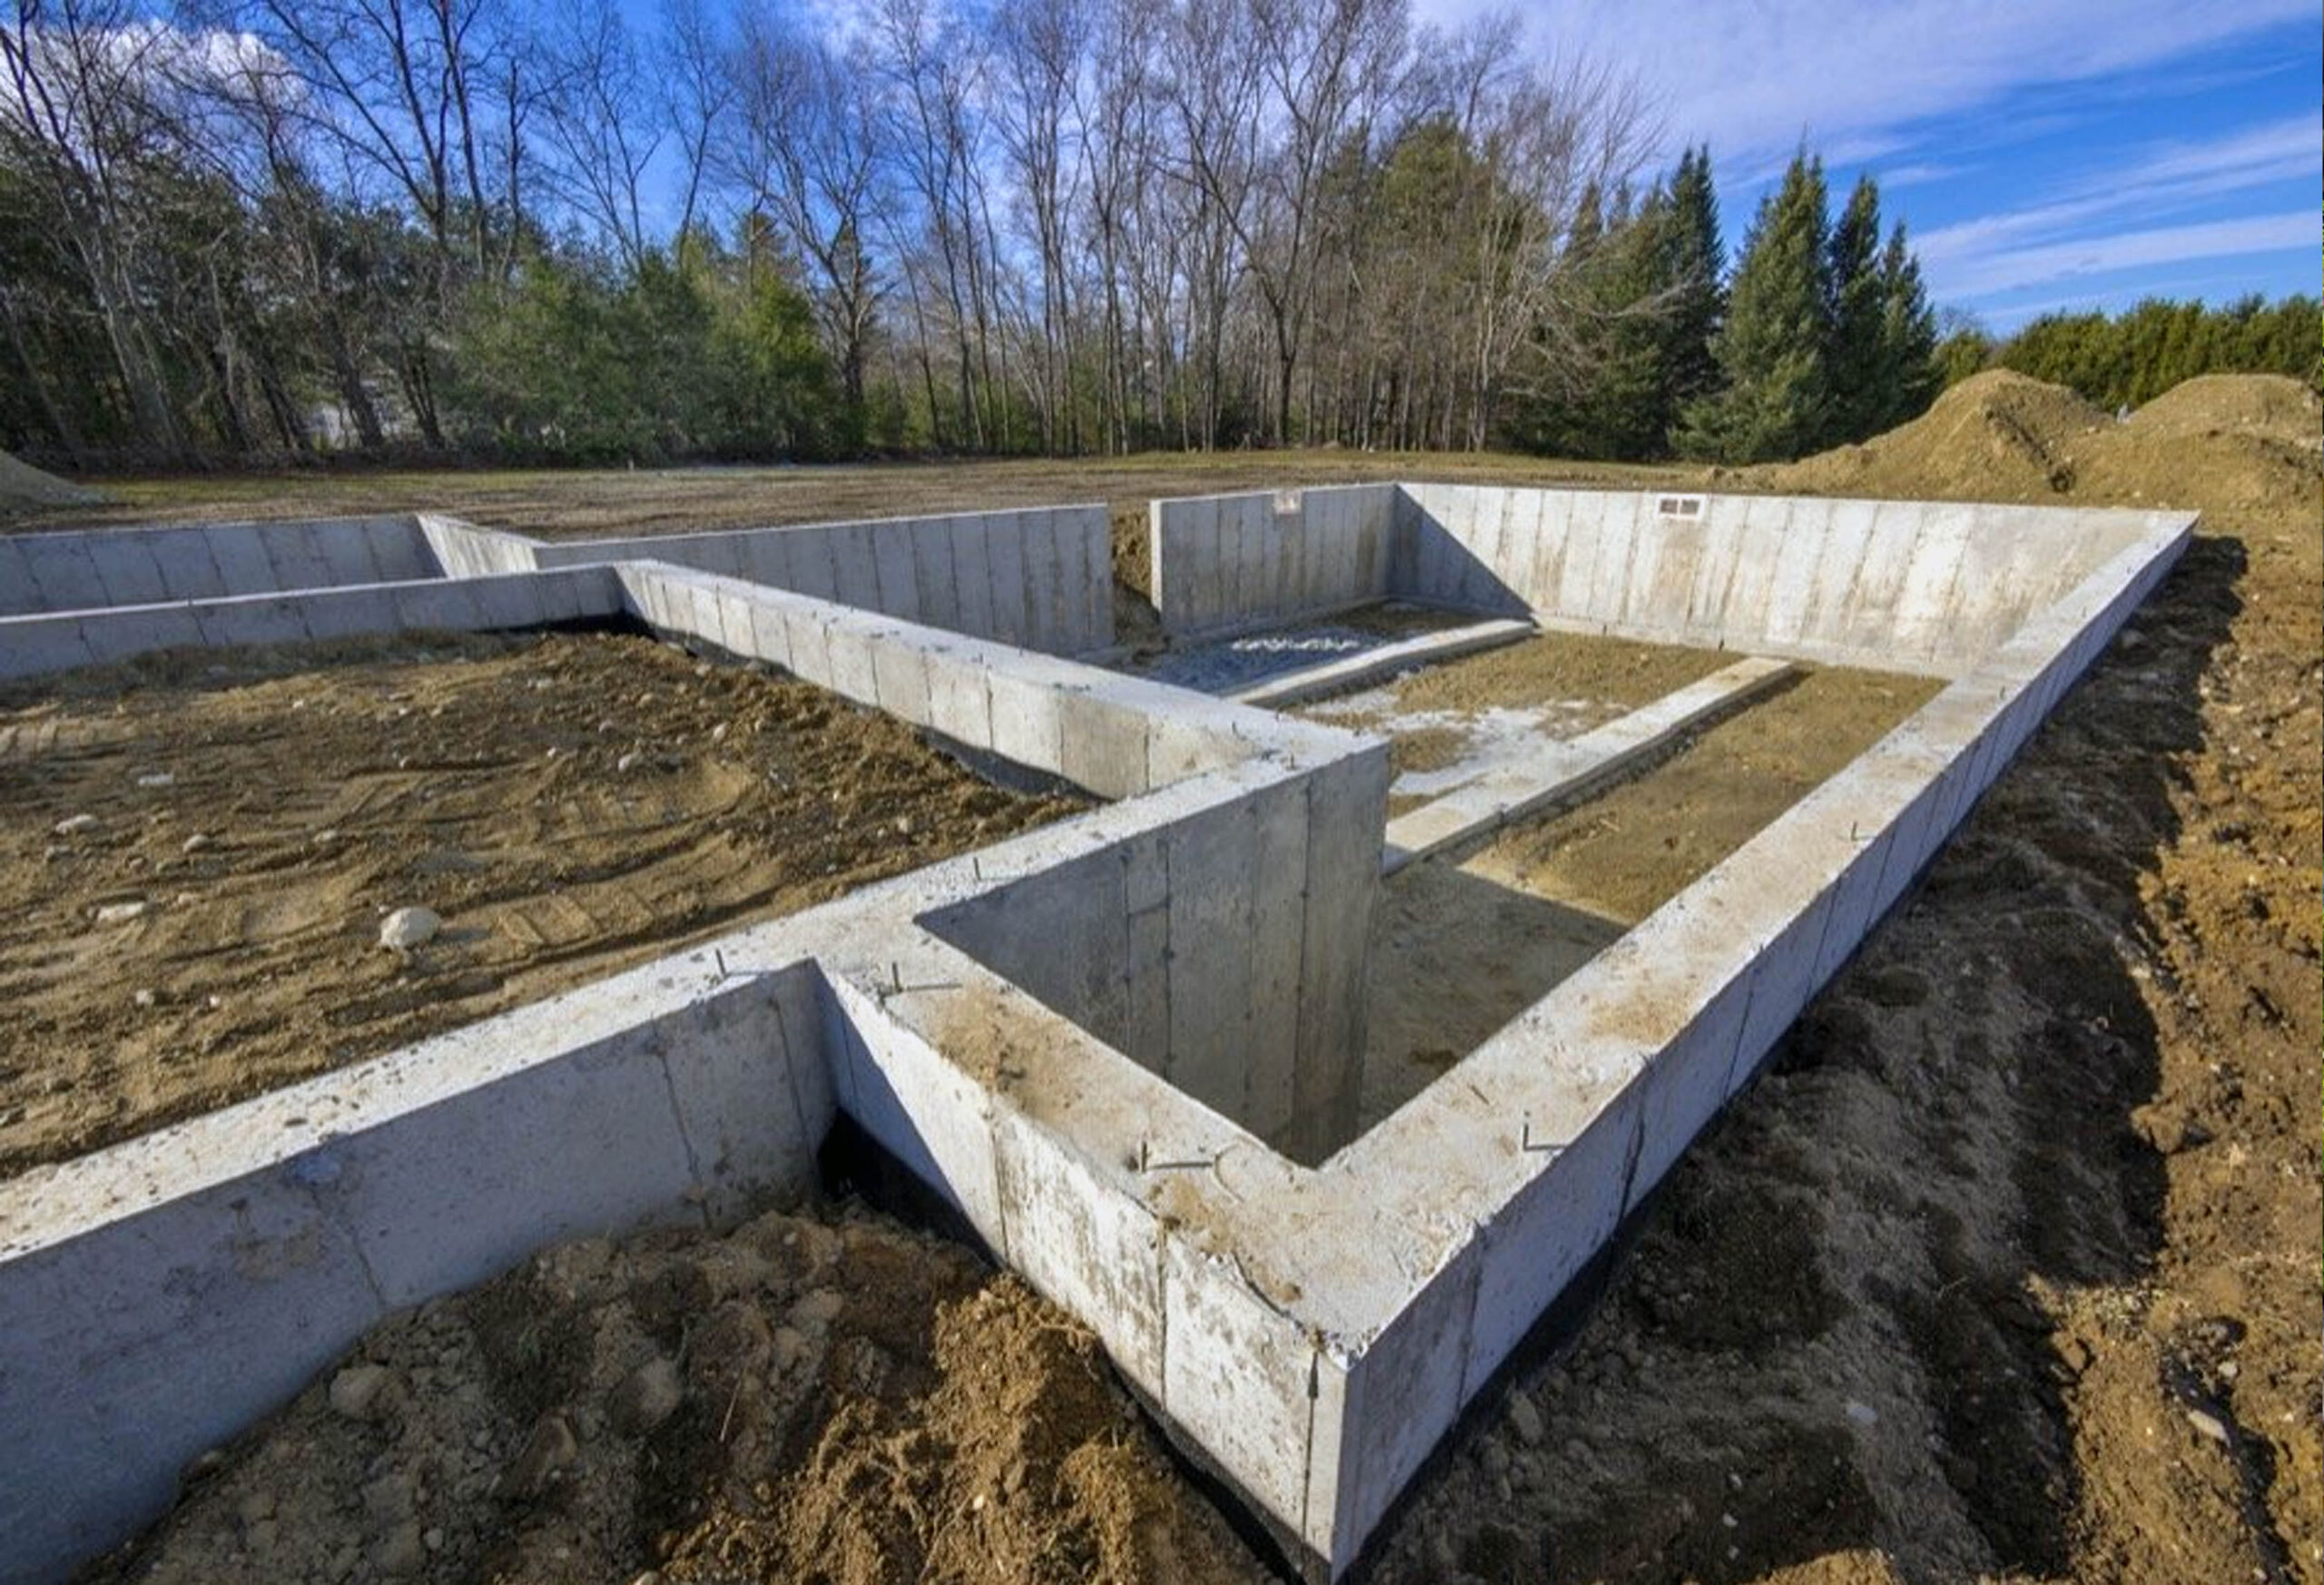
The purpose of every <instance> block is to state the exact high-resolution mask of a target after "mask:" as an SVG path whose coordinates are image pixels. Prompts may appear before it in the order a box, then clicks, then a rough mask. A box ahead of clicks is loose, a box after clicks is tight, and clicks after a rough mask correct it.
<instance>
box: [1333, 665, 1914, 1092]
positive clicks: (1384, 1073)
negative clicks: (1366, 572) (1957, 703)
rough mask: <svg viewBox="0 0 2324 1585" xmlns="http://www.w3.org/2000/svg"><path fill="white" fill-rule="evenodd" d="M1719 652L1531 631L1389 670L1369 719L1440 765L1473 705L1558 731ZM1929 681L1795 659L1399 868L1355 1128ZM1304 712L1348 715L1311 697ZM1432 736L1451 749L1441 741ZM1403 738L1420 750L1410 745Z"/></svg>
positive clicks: (1896, 716) (1408, 759)
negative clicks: (1794, 665)
mask: <svg viewBox="0 0 2324 1585" xmlns="http://www.w3.org/2000/svg"><path fill="white" fill-rule="evenodd" d="M1734 658H1735V657H1734V656H1733V655H1721V654H1718V653H1716V652H1713V651H1709V650H1699V649H1681V648H1677V647H1673V646H1670V645H1649V644H1635V643H1631V642H1629V641H1627V640H1624V639H1619V638H1608V637H1601V636H1594V635H1572V634H1543V635H1541V636H1539V637H1536V638H1531V639H1528V640H1526V641H1525V642H1523V643H1521V644H1516V645H1510V646H1508V647H1507V648H1503V649H1497V650H1492V651H1488V652H1486V653H1484V654H1482V655H1471V656H1469V657H1467V658H1465V659H1462V660H1458V661H1453V662H1451V663H1450V664H1448V665H1442V666H1433V667H1431V668H1429V669H1428V670H1426V671H1423V672H1419V673H1416V674H1413V675H1411V676H1409V677H1405V678H1403V679H1402V680H1401V681H1399V682H1398V683H1397V684H1395V685H1394V686H1393V689H1391V690H1387V691H1385V692H1387V694H1389V695H1390V696H1391V697H1392V698H1393V707H1392V708H1391V709H1389V710H1384V711H1380V712H1378V713H1376V714H1373V718H1372V719H1370V720H1369V721H1368V723H1367V724H1368V726H1369V728H1370V730H1373V731H1376V732H1384V733H1389V734H1390V744H1391V753H1392V756H1395V755H1401V758H1400V760H1399V764H1400V766H1403V765H1411V764H1413V763H1422V764H1427V763H1455V764H1457V763H1459V761H1460V758H1461V755H1462V745H1461V741H1460V740H1461V734H1462V724H1463V723H1464V722H1466V721H1473V720H1474V719H1476V718H1477V716H1478V715H1479V714H1481V713H1485V712H1492V713H1497V714H1505V715H1509V716H1514V717H1517V718H1519V719H1520V721H1521V725H1522V726H1523V727H1524V728H1530V729H1531V730H1533V731H1538V732H1540V733H1542V734H1544V735H1546V736H1550V737H1571V736H1573V735H1576V734H1578V733H1582V732H1586V731H1588V730H1590V728H1591V727H1593V726H1596V725H1599V724H1601V723H1603V722H1606V721H1610V720H1611V719H1613V718H1614V717H1615V716H1617V715H1620V714H1622V713H1624V712H1626V711H1630V710H1635V709H1638V708H1640V706H1642V705H1646V704H1651V703H1653V702H1654V701H1655V700H1656V699H1659V698H1660V697H1662V696H1663V695H1665V694H1669V693H1671V692H1674V691H1675V690H1677V689H1679V688H1682V687H1685V686H1686V685H1687V684H1689V683H1692V682H1695V681H1697V680H1698V679H1699V678H1701V677H1703V676H1705V675H1707V674H1709V673H1711V672H1714V671H1717V670H1718V668H1719V667H1720V666H1722V665H1729V664H1732V662H1733V660H1734ZM1939 686H1940V684H1937V683H1936V682H1935V681H1933V680H1931V679H1929V678H1925V677H1909V676H1900V675H1896V674H1887V673H1879V672H1865V671H1856V670H1850V669H1846V668H1839V667H1820V666H1819V667H1803V668H1802V670H1801V672H1800V674H1798V675H1797V676H1796V677H1795V678H1793V679H1792V680H1791V681H1790V682H1788V683H1787V684H1785V685H1783V686H1782V687H1780V688H1779V689H1778V690H1777V691H1776V692H1774V693H1772V694H1766V695H1763V696H1761V697H1760V698H1758V699H1756V700H1753V701H1751V702H1750V703H1748V704H1746V705H1745V706H1743V707H1742V708H1740V709H1738V710H1736V711H1734V712H1731V713H1729V714H1725V715H1722V716H1720V717H1718V718H1717V719H1715V720H1714V721H1712V722H1711V723H1709V724H1707V725H1705V726H1704V727H1702V728H1700V729H1699V730H1698V731H1696V732H1693V733H1689V734H1688V735H1687V736H1686V737H1685V738H1684V739H1682V740H1681V741H1680V742H1679V743H1678V744H1677V745H1676V746H1675V747H1674V748H1673V749H1672V751H1671V752H1670V753H1668V754H1666V755H1664V756H1663V757H1662V758H1660V759H1659V760H1658V761H1657V762H1655V763H1653V764H1651V765H1649V767H1648V768H1647V769H1646V770H1645V771H1643V772H1642V773H1640V774H1637V775H1635V776H1631V777H1628V778H1625V779H1624V780H1623V781H1621V782H1620V783H1617V784H1616V785H1614V786H1612V787H1610V788H1608V789H1606V790H1605V791H1603V792H1601V793H1596V794H1594V795H1593V796H1591V797H1590V798H1589V799H1587V800H1585V801H1583V802H1581V803H1578V804H1576V805H1574V806H1573V807H1571V808H1569V809H1566V810H1564V811H1562V812H1551V813H1549V814H1545V815H1543V816H1541V817H1540V818H1537V819H1533V820H1529V821H1526V822H1523V823H1521V824H1520V825H1517V826H1513V827H1512V828H1510V829H1509V830H1507V831H1505V832H1502V833H1500V834H1499V835H1497V836H1495V837H1492V838H1491V839H1490V840H1486V841H1482V842H1477V843H1474V844H1472V846H1470V847H1469V848H1467V849H1465V850H1462V851H1460V852H1458V853H1457V856H1455V855H1445V856H1440V857H1438V858H1435V859H1432V860H1429V861H1425V862H1423V863H1418V864H1413V865H1409V866H1407V867H1406V868H1404V869H1403V870H1401V871H1397V873H1396V874H1395V875H1393V877H1391V878H1390V879H1389V881H1387V883H1386V885H1385V886H1384V889H1383V891H1382V895H1381V900H1380V907H1379V909H1378V911H1376V912H1375V913H1374V916H1373V927H1372V973H1371V995H1370V998H1369V1002H1368V1016H1369V1019H1370V1022H1369V1026H1368V1031H1367V1042H1366V1048H1365V1053H1364V1101H1363V1108H1362V1117H1363V1120H1364V1123H1365V1124H1366V1126H1369V1125H1370V1124H1372V1123H1374V1122H1377V1121H1379V1120H1380V1119H1381V1118H1382V1117H1386V1116H1387V1115H1388V1114H1389V1113H1390V1112H1392V1111H1393V1110H1395V1108H1398V1107H1399V1106H1402V1105H1403V1103H1404V1102H1405V1101H1407V1100H1409V1099H1411V1098H1413V1096H1415V1095H1417V1094H1419V1093H1420V1091H1421V1090H1422V1089H1423V1088H1424V1087H1425V1086H1426V1085H1427V1084H1428V1083H1429V1082H1430V1081H1431V1080H1433V1078H1436V1077H1437V1076H1438V1075H1440V1074H1442V1073H1443V1072H1444V1071H1445V1069H1446V1068H1450V1067H1451V1066H1452V1064H1453V1063H1454V1062H1456V1061H1458V1060H1459V1059H1460V1058H1462V1056H1464V1055H1466V1054H1467V1053H1468V1052H1469V1051H1470V1050H1472V1048H1475V1047H1476V1046H1477V1045H1479V1044H1480V1043H1482V1041H1483V1040H1484V1039H1485V1037H1487V1036H1488V1035H1490V1034H1492V1032H1493V1031H1494V1030H1496V1029H1500V1028H1501V1027H1502V1025H1503V1024H1505V1023H1507V1022H1508V1021H1509V1020H1510V1019H1512V1018H1514V1017H1516V1016H1517V1014H1518V1013H1520V1012H1521V1011H1523V1010H1524V1009H1526V1008H1527V1007H1530V1006H1531V1005H1532V1004H1533V1003H1534V1002H1536V1001H1538V1000H1540V999H1541V998H1542V997H1543V996H1545V995H1547V994H1548V993H1549V992H1550V990H1551V989H1552V988H1553V987H1555V986H1556V985H1557V983H1558V982H1559V981H1560V980H1564V979H1565V978H1566V977H1567V976H1569V975H1571V974H1572V973H1573V972H1574V971H1575V970H1579V969H1580V968H1581V966H1582V965H1583V964H1585V963H1587V962H1588V961H1589V960H1590V959H1591V958H1593V957H1595V956H1596V955H1597V954H1598V953H1599V952H1600V951H1601V950H1604V949H1605V948H1606V947H1607V946H1609V945H1610V944H1611V943H1612V942H1613V941H1614V940H1616V939H1617V938H1618V937H1620V935H1621V934H1622V932H1623V931H1625V930H1628V929H1630V926H1632V925H1634V924H1636V923H1638V921H1639V920H1642V919H1644V918H1645V917H1646V916H1647V915H1648V914H1649V913H1651V912H1653V911H1655V910H1656V909H1657V908H1659V907H1660V906H1661V905H1662V904H1663V903H1665V902H1667V901H1669V900H1670V899H1671V898H1672V897H1675V896H1676V895H1678V893H1679V891H1683V890H1684V889H1685V888H1686V887H1688V886H1689V885H1690V884H1692V883H1693V882H1694V881H1697V880H1698V879H1699V878H1700V877H1701V876H1702V875H1703V874H1705V873H1706V872H1707V871H1709V869H1710V867H1711V866H1712V865H1714V864H1716V863H1718V861H1720V860H1721V859H1723V858H1725V857H1727V855H1728V854H1729V853H1731V852H1734V851H1735V850H1736V849H1737V848H1738V847H1741V846H1742V845H1743V844H1744V843H1745V842H1748V841H1749V840H1750V839H1751V838H1752V837H1754V836H1756V835H1758V832H1760V831H1761V830H1762V829H1764V828H1765V827H1766V826H1767V825H1768V823H1769V822H1772V821H1774V820H1775V819H1776V817H1777V815H1780V814H1781V813H1782V812H1784V811H1785V810H1787V809H1788V808H1790V807H1791V806H1792V804H1794V803H1795V802H1798V800H1799V798H1800V797H1801V796H1802V795H1803V794H1804V793H1807V791H1808V790H1809V789H1811V788H1813V787H1814V786H1816V785H1817V783H1820V782H1822V781H1823V780H1825V779H1826V778H1827V777H1828V776H1830V775H1832V774H1833V773H1835V772H1837V771H1838V770H1839V769H1840V768H1841V767H1842V766H1843V765H1846V763H1848V762H1849V761H1850V760H1852V759H1854V758H1855V757H1856V755H1857V754H1859V753H1863V752H1864V750H1866V748H1869V747H1870V746H1871V745H1872V744H1873V743H1876V742H1877V741H1878V740H1879V739H1880V738H1881V737H1882V736H1883V735H1885V734H1886V733H1887V732H1888V731H1889V730H1890V729H1891V728H1893V727H1895V726H1896V724H1898V723H1900V722H1902V721H1903V720H1904V719H1905V716H1907V715H1909V714H1912V712H1913V711H1915V710H1916V709H1918V708H1919V707H1920V706H1921V705H1922V704H1924V703H1925V702H1926V701H1927V700H1928V699H1929V698H1930V697H1931V696H1932V695H1934V694H1935V692H1936V691H1937V688H1938V687H1939ZM1370 697H1372V695H1362V696H1359V697H1358V698H1356V699H1353V700H1350V701H1348V703H1349V704H1363V702H1364V699H1367V698H1370ZM1406 712H1411V713H1415V714H1404V713H1406ZM1314 714H1317V715H1318V716H1319V717H1321V718H1322V719H1325V720H1332V721H1338V722H1343V723H1344V722H1348V721H1349V720H1350V719H1351V716H1350V714H1348V713H1346V712H1344V711H1342V712H1334V710H1333V708H1332V707H1331V706H1330V705H1328V704H1326V705H1324V706H1321V707H1319V708H1316V709H1315V711H1314ZM1366 714H1372V713H1367V712H1364V711H1361V710H1359V711H1358V712H1356V713H1355V718H1357V719H1362V718H1363V717H1364V716H1365V715H1366ZM1528 715H1530V716H1531V717H1533V719H1532V720H1531V721H1530V722H1527V721H1524V720H1523V718H1524V717H1525V716H1528ZM1413 719H1418V720H1419V721H1421V722H1422V723H1423V724H1422V725H1421V726H1420V727H1419V728H1418V729H1417V730H1416V731H1408V730H1406V729H1404V728H1403V726H1402V725H1400V722H1405V721H1411V720H1413ZM1447 736H1449V737H1451V738H1452V739H1453V740H1454V742H1453V743H1452V745H1451V746H1445V745H1443V743H1442V739H1443V738H1444V737H1447ZM1415 741H1417V743H1418V744H1419V748H1420V752H1419V753H1413V752H1411V748H1410V745H1412V744H1413V743H1415ZM1400 802H1424V800H1422V799H1413V798H1406V799H1403V800H1400Z"/></svg>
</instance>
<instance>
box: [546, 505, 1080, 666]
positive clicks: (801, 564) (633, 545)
mask: <svg viewBox="0 0 2324 1585" xmlns="http://www.w3.org/2000/svg"><path fill="white" fill-rule="evenodd" d="M1109 532H1110V530H1109V528H1108V522H1107V517H1106V508H1105V507H1096V506H1093V507H1047V508H1042V509H1039V510H1030V509H1029V510H1025V511H1018V512H976V513H962V514H958V515H954V516H950V517H891V518H886V519H883V520H881V521H878V522H869V523H825V524H810V525H804V526H801V527H788V528H748V529H740V530H735V531H731V532H724V533H716V534H670V535H655V536H652V537H644V538H635V539H602V540H588V541H581V542H576V543H564V544H554V545H550V544H543V545H539V546H534V547H533V553H534V555H535V556H536V557H537V560H538V562H539V565H541V566H579V565H582V564H584V563H591V562H614V561H630V560H650V561H658V562H663V563H666V564H668V565H671V566H687V567H694V568H696V569H698V570H700V571H704V572H710V573H716V574H719V575H722V576H726V577H734V578H742V579H744V580H746V581H748V582H751V583H755V584H763V585H765V586H768V587H771V588H778V589H788V590H791V591H793V593H796V594H802V595H809V596H814V597H816V598H818V599H822V600H829V601H832V602H835V603H837V604H840V605H848V606H852V607H853V608H855V609H857V610H859V611H872V612H879V613H881V614H882V615H889V616H896V617H901V618H902V619H903V620H905V621H907V622H917V623H921V624H922V625H927V626H931V627H941V628H945V629H948V630H949V631H950V632H954V633H960V634H966V635H969V636H970V637H972V638H990V639H997V640H999V641H1000V642H1001V643H1003V644H1009V645H1018V646H1019V647H1022V648H1026V649H1035V650H1040V651H1043V652H1045V653H1048V654H1050V655H1086V654H1088V653H1089V652H1091V651H1094V650H1101V649H1109V648H1111V647H1112V646H1113V643H1114V603H1113V553H1112V549H1111V543H1110V540H1109V538H1108V535H1109Z"/></svg>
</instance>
